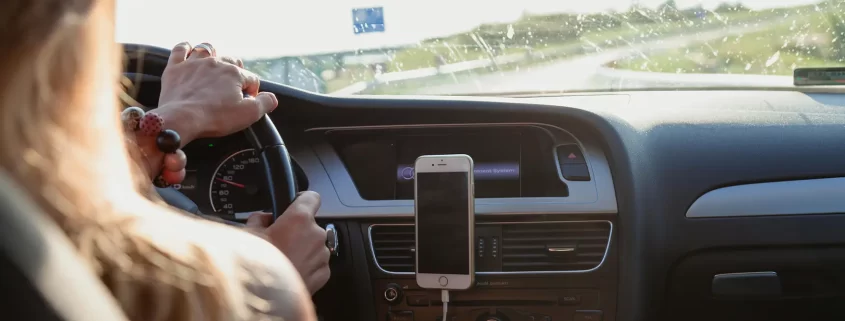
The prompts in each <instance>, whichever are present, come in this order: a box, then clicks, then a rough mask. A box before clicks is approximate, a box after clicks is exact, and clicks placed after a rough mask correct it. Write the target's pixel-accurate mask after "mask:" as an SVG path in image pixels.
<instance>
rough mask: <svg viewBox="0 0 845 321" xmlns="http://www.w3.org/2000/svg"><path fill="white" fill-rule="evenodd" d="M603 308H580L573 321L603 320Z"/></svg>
mask: <svg viewBox="0 0 845 321" xmlns="http://www.w3.org/2000/svg"><path fill="white" fill-rule="evenodd" d="M602 314H603V313H602V311H601V310H578V311H575V316H574V317H573V318H572V320H573V321H601V317H602Z"/></svg>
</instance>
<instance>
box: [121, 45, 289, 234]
mask: <svg viewBox="0 0 845 321" xmlns="http://www.w3.org/2000/svg"><path fill="white" fill-rule="evenodd" d="M124 53H125V54H126V56H127V58H128V61H127V65H128V68H126V69H127V70H125V72H127V73H134V74H138V75H141V76H144V77H147V76H153V77H159V79H160V77H161V75H162V74H163V72H164V68H165V67H166V66H167V60H168V58H169V57H170V49H165V48H161V47H155V46H148V45H139V44H125V45H124ZM131 67H135V69H136V70H132V69H133V68H131ZM130 80H132V79H130ZM243 132H244V133H245V134H246V138H247V141H249V144H250V145H251V146H252V148H254V149H255V150H256V152H258V153H259V155H260V156H261V159H262V164H263V167H264V172H265V174H266V180H267V188H268V191H269V194H270V197H271V199H272V205H273V219H274V220H275V219H277V218H278V217H279V216H280V215H282V213H284V211H285V209H287V207H288V205H290V204H291V203H292V202H293V200H294V199H295V198H296V194H297V192H298V188H297V185H296V179H295V176H294V171H293V163H292V161H291V158H290V153H289V152H288V150H287V147H285V143H284V140H282V136H281V134H280V133H279V130H278V129H277V128H276V126H275V124H273V120H271V119H270V117H269V116H268V115H263V116H261V119H259V120H258V121H257V122H255V123H253V124H252V125H251V126H250V127H249V128H247V129H245V130H244V131H243Z"/></svg>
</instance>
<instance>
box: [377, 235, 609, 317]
mask: <svg viewBox="0 0 845 321" xmlns="http://www.w3.org/2000/svg"><path fill="white" fill-rule="evenodd" d="M364 232H366V235H367V236H368V241H369V242H370V245H371V246H370V249H369V250H370V254H371V257H370V259H371V265H372V266H373V267H374V269H371V275H374V276H375V277H374V279H373V290H374V298H373V300H374V302H375V304H376V310H377V315H378V317H379V319H380V320H387V321H413V320H430V321H437V320H442V317H441V316H442V302H441V298H440V291H439V290H428V289H421V288H419V287H418V286H417V284H416V280H415V278H414V275H413V271H414V267H413V264H414V255H413V237H414V228H413V225H412V224H372V225H369V226H368V227H367V228H366V231H364ZM613 234H614V231H613V223H612V222H611V221H601V220H591V221H557V222H552V221H544V222H507V223H498V222H480V223H477V225H476V240H475V244H476V262H477V265H476V270H477V272H476V284H475V286H474V287H473V288H472V289H470V290H467V291H450V302H449V312H448V313H449V315H448V316H447V319H448V320H450V321H463V320H471V321H476V320H477V321H553V320H560V321H600V320H613V319H614V318H615V317H614V313H615V305H616V303H615V302H616V289H615V284H616V275H617V273H616V259H615V255H614V252H615V251H614V250H613V246H612V244H613V237H612V235H613Z"/></svg>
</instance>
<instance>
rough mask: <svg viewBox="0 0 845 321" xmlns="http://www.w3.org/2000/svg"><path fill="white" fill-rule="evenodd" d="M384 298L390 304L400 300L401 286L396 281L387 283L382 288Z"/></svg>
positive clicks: (397, 302)
mask: <svg viewBox="0 0 845 321" xmlns="http://www.w3.org/2000/svg"><path fill="white" fill-rule="evenodd" d="M384 300H385V301H387V303H390V304H399V302H402V287H401V286H399V284H396V283H389V284H387V288H386V289H384Z"/></svg>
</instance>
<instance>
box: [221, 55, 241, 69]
mask: <svg viewBox="0 0 845 321" xmlns="http://www.w3.org/2000/svg"><path fill="white" fill-rule="evenodd" d="M220 60H222V61H223V62H226V63H230V64H233V65H235V66H238V67H241V68H243V67H244V62H243V60H241V59H240V58H235V57H229V56H223V57H220Z"/></svg>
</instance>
